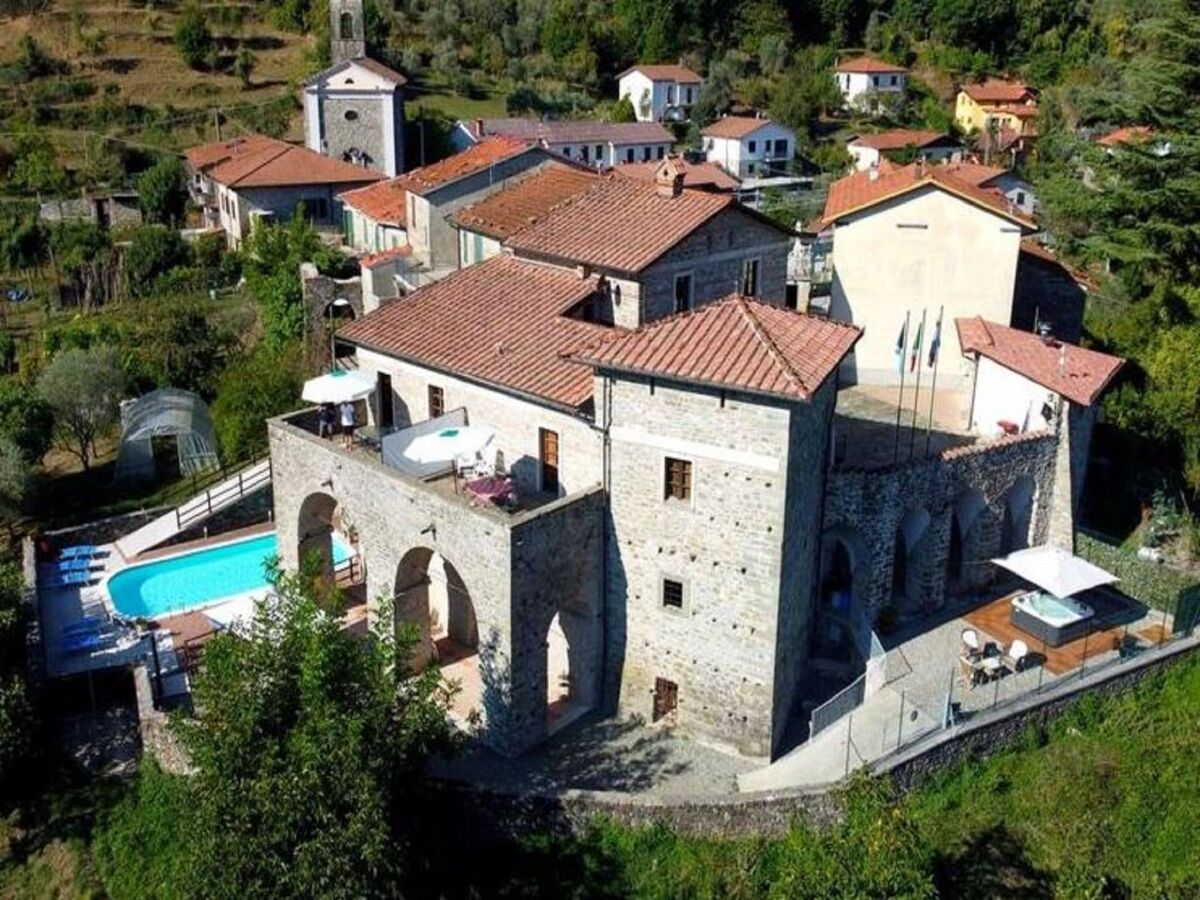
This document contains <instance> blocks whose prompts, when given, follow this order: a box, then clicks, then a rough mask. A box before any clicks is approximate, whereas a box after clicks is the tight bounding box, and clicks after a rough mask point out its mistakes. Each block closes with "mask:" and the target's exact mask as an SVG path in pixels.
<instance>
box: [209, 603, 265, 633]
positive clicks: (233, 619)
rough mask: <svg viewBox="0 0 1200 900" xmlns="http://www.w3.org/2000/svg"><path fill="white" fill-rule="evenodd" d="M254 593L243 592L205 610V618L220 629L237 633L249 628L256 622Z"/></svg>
mask: <svg viewBox="0 0 1200 900" xmlns="http://www.w3.org/2000/svg"><path fill="white" fill-rule="evenodd" d="M254 602H255V597H254V595H253V594H243V595H242V596H240V597H235V598H233V599H232V600H226V601H225V602H224V603H218V604H217V605H216V606H210V607H209V608H208V609H206V610H204V618H206V619H208V621H210V622H212V623H213V625H214V627H216V628H217V629H218V630H220V631H232V632H235V633H238V632H241V631H243V630H245V629H248V628H249V627H250V626H251V625H252V624H253V622H254Z"/></svg>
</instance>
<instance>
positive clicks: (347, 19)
mask: <svg viewBox="0 0 1200 900" xmlns="http://www.w3.org/2000/svg"><path fill="white" fill-rule="evenodd" d="M329 55H330V64H331V65H335V66H336V65H337V64H338V63H340V62H343V61H344V60H347V59H361V58H362V57H364V56H366V55H367V34H366V30H365V25H364V22H363V0H329Z"/></svg>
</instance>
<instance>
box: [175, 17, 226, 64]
mask: <svg viewBox="0 0 1200 900" xmlns="http://www.w3.org/2000/svg"><path fill="white" fill-rule="evenodd" d="M175 49H177V50H178V51H179V56H180V58H181V59H183V61H184V63H186V64H187V66H188V67H189V68H192V69H203V68H205V67H206V66H207V65H208V63H209V62H210V61H211V60H210V55H211V54H212V52H213V51H214V50H215V49H216V42H215V41H214V40H213V34H212V31H210V30H209V27H208V20H207V19H206V18H205V15H204V11H203V10H202V9H200V7H198V6H189V7H188V8H187V9H185V10H184V11H183V15H182V16H180V18H179V23H178V24H177V25H176V26H175Z"/></svg>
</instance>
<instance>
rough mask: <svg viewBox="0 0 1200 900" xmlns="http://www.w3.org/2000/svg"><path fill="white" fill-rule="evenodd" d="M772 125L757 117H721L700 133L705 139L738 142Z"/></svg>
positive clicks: (768, 121)
mask: <svg viewBox="0 0 1200 900" xmlns="http://www.w3.org/2000/svg"><path fill="white" fill-rule="evenodd" d="M771 124H773V123H772V122H771V120H770V119H762V118H759V117H758V116H722V117H721V118H719V119H717V121H715V122H713V123H712V124H711V125H709V126H708V127H707V128H704V129H702V130H701V131H700V133H701V134H702V135H704V136H705V137H717V138H732V139H733V140H738V139H740V138H744V137H745V136H746V135H748V134H752V133H753V132H755V131H758V129H760V128H762V127H763V126H764V125H771Z"/></svg>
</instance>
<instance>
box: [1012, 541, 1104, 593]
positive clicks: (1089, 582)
mask: <svg viewBox="0 0 1200 900" xmlns="http://www.w3.org/2000/svg"><path fill="white" fill-rule="evenodd" d="M992 562H994V563H995V564H996V565H998V566H1001V567H1003V568H1005V569H1008V571H1010V572H1012V573H1014V574H1016V575H1019V576H1020V577H1022V578H1024V579H1025V580H1026V581H1030V582H1032V583H1034V584H1036V585H1037V586H1038V587H1040V588H1041V589H1042V590H1044V591H1047V592H1049V593H1051V594H1053V595H1054V596H1055V597H1070V596H1073V595H1074V594H1079V593H1082V592H1083V591H1086V590H1088V589H1089V588H1094V587H1099V586H1100V585H1102V584H1112V583H1113V582H1114V581H1117V580H1118V579H1117V576H1115V575H1113V574H1111V573H1110V572H1105V571H1104V570H1103V569H1101V568H1100V567H1099V566H1094V565H1092V564H1091V563H1090V562H1088V561H1087V560H1086V559H1080V558H1079V557H1078V556H1075V555H1073V554H1071V553H1068V552H1067V551H1066V550H1063V549H1062V548H1060V547H1053V546H1051V545H1049V544H1043V545H1042V546H1040V547H1030V548H1028V549H1026V550H1017V551H1016V552H1015V553H1010V554H1008V556H1005V557H1004V558H1002V559H993V560H992Z"/></svg>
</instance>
